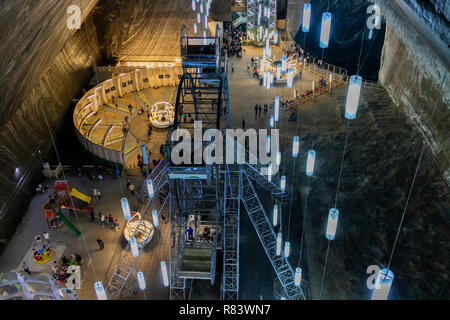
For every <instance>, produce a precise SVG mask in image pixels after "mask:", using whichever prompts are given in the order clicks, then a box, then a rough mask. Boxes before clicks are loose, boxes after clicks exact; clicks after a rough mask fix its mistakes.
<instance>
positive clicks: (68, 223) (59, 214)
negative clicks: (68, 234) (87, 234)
mask: <svg viewBox="0 0 450 320" xmlns="http://www.w3.org/2000/svg"><path fill="white" fill-rule="evenodd" d="M56 215H57V216H58V217H60V218H61V220H62V221H63V222H64V223H65V224H66V226H67V227H68V228H69V229H70V230H72V231H73V233H75V234H76V235H77V237H79V236H80V235H81V232H80V230H78V229H77V228H76V227H75V226H74V225H73V224H72V222H70V221H69V219H67V218H66V216H65V215H64V214H63V213H62V212H61V210H60V211H58V212H56Z"/></svg>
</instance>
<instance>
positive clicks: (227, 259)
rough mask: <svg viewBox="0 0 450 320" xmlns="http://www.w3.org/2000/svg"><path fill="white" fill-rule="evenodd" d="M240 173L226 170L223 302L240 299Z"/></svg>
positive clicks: (227, 167)
mask: <svg viewBox="0 0 450 320" xmlns="http://www.w3.org/2000/svg"><path fill="white" fill-rule="evenodd" d="M239 176H240V171H239V169H238V170H235V171H231V170H230V166H228V165H227V166H226V169H225V183H224V186H225V188H224V206H223V207H224V227H223V271H222V300H238V299H239V230H240V194H241V192H240V187H239V179H240V178H239Z"/></svg>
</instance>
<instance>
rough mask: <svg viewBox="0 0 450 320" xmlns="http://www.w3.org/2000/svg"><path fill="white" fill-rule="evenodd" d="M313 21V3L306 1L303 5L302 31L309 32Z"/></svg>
mask: <svg viewBox="0 0 450 320" xmlns="http://www.w3.org/2000/svg"><path fill="white" fill-rule="evenodd" d="M310 23H311V4H310V3H305V5H304V6H303V24H302V31H303V32H309V25H310Z"/></svg>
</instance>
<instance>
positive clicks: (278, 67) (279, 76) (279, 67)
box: [277, 63, 281, 80]
mask: <svg viewBox="0 0 450 320" xmlns="http://www.w3.org/2000/svg"><path fill="white" fill-rule="evenodd" d="M280 79H281V64H279V63H278V64H277V80H280Z"/></svg>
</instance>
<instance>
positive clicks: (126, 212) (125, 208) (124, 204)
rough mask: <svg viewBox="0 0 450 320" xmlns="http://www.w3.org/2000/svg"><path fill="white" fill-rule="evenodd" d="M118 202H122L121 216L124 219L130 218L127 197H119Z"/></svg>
mask: <svg viewBox="0 0 450 320" xmlns="http://www.w3.org/2000/svg"><path fill="white" fill-rule="evenodd" d="M120 203H121V204H122V211H123V216H124V217H125V220H130V219H131V211H130V206H129V204H128V199H127V198H122V199H120Z"/></svg>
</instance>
